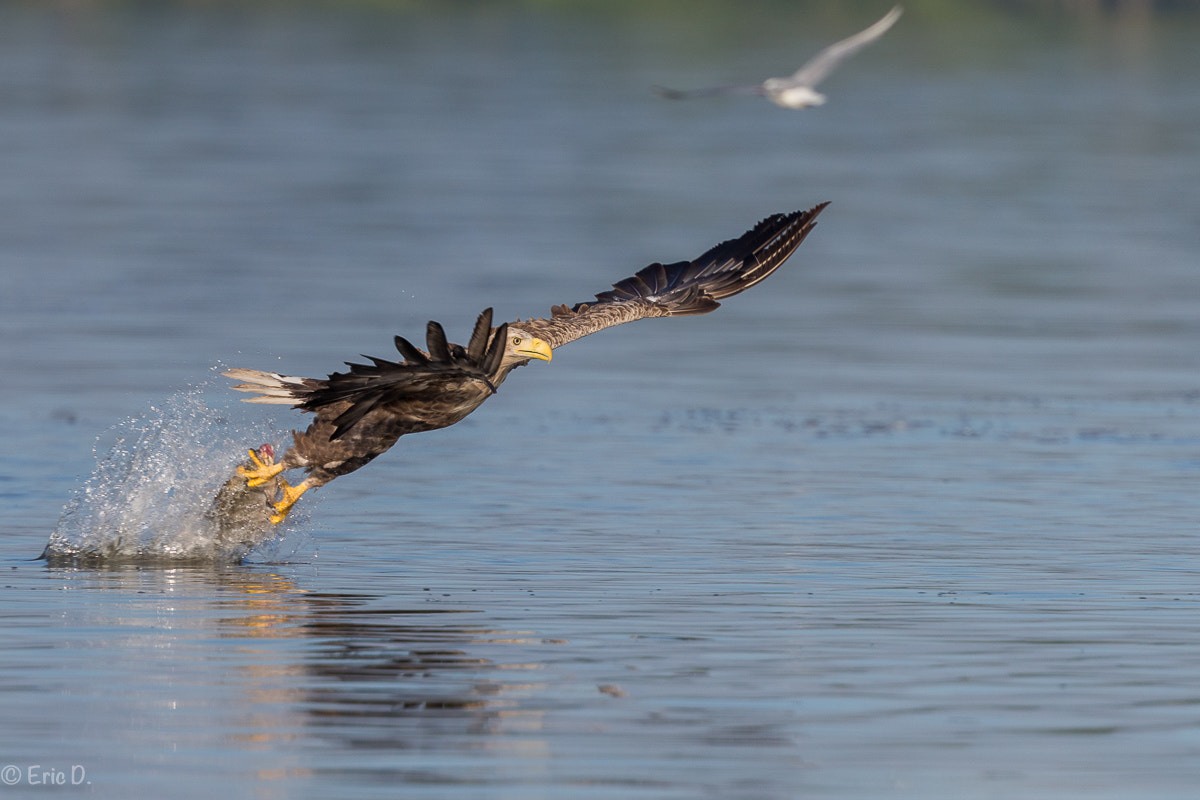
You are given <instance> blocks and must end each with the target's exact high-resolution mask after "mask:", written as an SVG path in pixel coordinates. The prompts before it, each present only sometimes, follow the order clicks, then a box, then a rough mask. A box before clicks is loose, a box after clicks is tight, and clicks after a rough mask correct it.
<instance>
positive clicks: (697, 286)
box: [223, 203, 828, 524]
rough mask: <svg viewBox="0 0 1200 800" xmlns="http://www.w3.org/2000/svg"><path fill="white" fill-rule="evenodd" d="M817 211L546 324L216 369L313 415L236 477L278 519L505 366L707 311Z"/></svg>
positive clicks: (750, 280) (783, 217) (765, 266)
mask: <svg viewBox="0 0 1200 800" xmlns="http://www.w3.org/2000/svg"><path fill="white" fill-rule="evenodd" d="M826 205H828V203H821V204H820V205H818V206H815V207H813V208H811V209H809V210H808V211H796V212H793V213H791V214H775V215H773V216H770V217H767V218H766V219H764V220H763V221H761V222H759V223H758V224H757V225H755V226H754V227H753V228H752V229H751V230H749V231H747V232H746V233H745V234H743V235H742V236H740V237H738V238H737V239H731V240H729V241H727V242H722V243H721V244H719V245H717V246H716V247H714V248H712V249H711V250H709V251H708V252H706V253H705V254H704V255H702V256H700V257H699V258H697V259H695V260H693V261H680V262H677V263H674V264H659V263H655V264H651V265H650V266H648V267H646V268H644V269H642V270H641V271H639V272H638V273H637V274H636V275H634V276H633V277H630V278H625V279H624V280H622V281H619V282H617V283H616V284H614V285H613V288H612V289H610V290H608V291H605V292H601V293H600V294H597V295H596V299H595V301H593V302H588V303H579V304H577V305H575V306H572V307H569V308H568V307H567V306H565V305H560V306H554V307H553V308H552V309H551V315H550V318H549V319H530V320H525V321H521V320H517V321H515V322H507V323H504V324H502V325H500V326H499V327H496V328H493V327H492V309H490V308H489V309H486V310H485V311H484V312H483V313H482V314H480V315H479V317H478V319H477V320H476V321H475V328H474V330H473V331H472V333H471V338H470V339H469V340H468V343H467V345H466V346H465V347H463V346H461V345H457V344H453V343H451V342H449V341H448V340H447V339H446V333H445V331H444V330H443V329H442V326H441V325H439V324H438V323H436V322H430V323H429V324H428V326H427V328H426V332H425V346H426V349H425V350H421V349H419V348H417V347H415V346H414V345H413V344H412V343H410V342H409V341H408V340H406V339H404V338H402V337H400V336H397V337H395V344H396V349H397V350H398V351H399V352H400V355H401V356H402V357H403V360H402V361H399V362H393V361H387V360H384V359H380V358H374V357H371V356H363V357H364V358H367V359H368V360H370V361H371V363H370V364H353V363H350V362H347V366H348V367H349V368H350V369H349V371H348V372H335V373H333V374H332V375H330V376H329V377H328V378H323V379H322V378H297V377H291V376H287V375H281V374H279V373H275V372H260V371H258V370H249V369H231V370H228V371H227V372H225V373H223V374H224V375H226V376H228V377H230V378H234V379H235V380H240V381H242V383H241V384H239V385H237V386H234V387H233V388H234V389H236V390H238V391H243V392H254V393H256V394H257V396H256V397H252V398H248V399H247V401H246V402H250V403H279V404H284V405H290V406H293V407H294V408H298V409H300V410H301V411H306V412H309V413H312V414H315V415H316V420H315V421H314V422H313V423H312V424H311V425H309V427H308V429H307V430H305V431H303V432H298V431H293V433H292V439H293V442H292V447H291V448H290V449H289V450H288V451H287V452H286V453H284V455H283V457H282V458H280V459H279V460H278V461H276V462H273V463H272V462H270V460H269V459H268V460H263V459H260V458H258V453H257V452H256V451H254V450H251V451H250V458H251V459H252V461H253V462H254V463H253V464H252V465H250V466H247V467H239V468H238V472H239V474H241V475H242V476H243V477H244V478H246V481H247V485H248V486H251V487H254V486H262V487H266V488H268V489H273V488H274V487H275V486H276V484H278V485H279V487H280V488H279V492H280V496H279V498H278V499H277V500H275V501H274V502H273V505H274V509H275V513H274V514H273V515H272V516H271V522H272V523H276V524H277V523H279V522H281V521H282V520H283V519H284V518H285V517H286V516H287V514H288V511H289V510H290V509H291V507H292V506H293V505H294V504H295V502H296V500H298V499H299V498H300V496H301V495H302V494H304V492H305V491H307V490H309V489H314V488H316V487H318V486H323V485H324V484H326V483H328V482H329V481H331V480H333V479H334V478H337V477H339V476H341V475H346V474H348V473H351V472H353V471H355V470H356V469H359V468H360V467H362V466H363V465H365V464H367V463H369V462H370V461H372V460H373V459H374V458H375V457H376V456H378V455H380V454H381V453H383V452H385V451H387V450H388V449H389V448H391V447H392V445H394V444H395V443H396V441H397V440H398V439H399V438H400V437H401V436H403V435H404V434H407V433H417V432H419V431H430V430H436V429H438V428H445V427H447V426H449V425H453V424H454V423H456V422H458V421H459V420H461V419H463V418H464V417H466V416H467V415H468V414H470V413H471V412H472V411H474V410H475V409H476V408H478V407H479V406H480V405H481V404H482V403H483V401H485V400H487V399H488V398H489V397H491V396H492V395H493V394H495V393H496V390H497V388H498V387H499V386H500V384H502V383H503V382H504V380H505V378H507V377H508V374H509V373H510V372H512V370H514V369H516V368H517V367H519V366H522V365H524V364H528V363H529V362H530V361H531V360H535V359H536V360H542V361H549V360H550V359H551V356H552V353H553V351H554V349H556V348H558V347H561V346H563V345H564V344H568V343H570V342H573V341H575V340H576V339H579V338H582V337H584V336H587V335H588V334H591V333H595V332H596V331H600V330H604V329H605V328H611V327H612V326H614V325H620V324H622V323H625V322H632V321H634V320H638V319H645V318H647V317H667V316H688V315H694V314H707V313H709V312H710V311H712V310H714V309H715V308H717V307H718V306H719V305H720V301H721V300H723V299H725V298H726V297H731V296H733V295H735V294H738V293H740V292H744V291H745V290H746V289H749V288H750V287H751V286H754V285H755V284H757V283H758V282H759V281H762V280H763V279H765V278H767V277H768V276H769V275H771V273H773V272H774V271H775V270H777V269H778V268H779V267H780V266H781V265H782V264H783V262H785V261H786V260H787V259H788V257H789V256H791V254H792V253H793V252H795V250H796V248H797V247H799V246H800V243H801V242H803V241H804V239H805V237H806V236H808V234H809V232H810V231H811V230H812V229H813V226H814V225H815V224H816V218H817V215H818V214H820V213H821V211H822V210H823V209H824V208H825V206H826ZM290 469H304V470H305V471H306V473H307V475H306V477H305V478H304V480H303V481H301V482H300V483H298V484H296V485H294V486H292V485H289V484H288V483H286V482H285V481H283V480H280V479H279V478H278V476H279V474H280V473H282V472H285V471H287V470H290Z"/></svg>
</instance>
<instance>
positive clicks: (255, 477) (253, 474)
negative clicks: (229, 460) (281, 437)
mask: <svg viewBox="0 0 1200 800" xmlns="http://www.w3.org/2000/svg"><path fill="white" fill-rule="evenodd" d="M250 460H251V461H253V462H254V469H250V468H248V467H238V468H237V472H238V475H241V476H242V477H243V478H245V479H246V485H247V486H262V485H263V484H264V483H266V482H267V481H269V480H271V479H272V478H274V477H275V476H276V475H278V474H279V473H281V472H283V464H267V463H264V462H263V460H262V459H261V458H259V457H258V453H257V452H255V451H254V450H251V451H250Z"/></svg>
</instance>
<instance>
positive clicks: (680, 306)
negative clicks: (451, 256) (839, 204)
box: [509, 203, 829, 349]
mask: <svg viewBox="0 0 1200 800" xmlns="http://www.w3.org/2000/svg"><path fill="white" fill-rule="evenodd" d="M827 205H829V204H828V203H821V204H820V205H818V206H814V207H813V208H811V209H809V210H808V211H795V212H793V213H791V214H775V215H772V216H770V217H767V218H766V219H764V220H763V221H762V222H759V223H758V224H757V225H755V226H754V227H753V228H752V229H750V230H749V231H747V232H746V233H744V234H742V235H741V236H740V237H738V238H737V239H731V240H729V241H727V242H722V243H721V244H719V245H717V246H716V247H714V248H712V249H711V250H709V251H708V252H707V253H705V254H704V255H702V256H700V257H699V258H697V259H695V260H694V261H680V262H678V263H675V264H659V263H654V264H651V265H650V266H648V267H646V268H644V269H642V270H641V271H639V272H638V273H637V274H636V275H634V276H633V277H630V278H625V279H624V280H622V281H618V282H617V283H615V284H613V288H612V289H610V290H608V291H606V292H601V293H600V294H597V295H596V300H595V302H591V303H578V304H576V305H575V306H572V307H570V308H568V307H567V306H566V305H559V306H554V307H553V308H551V309H550V318H549V319H529V320H524V321H522V320H517V321H515V322H512V323H509V324H511V325H512V326H513V327H515V328H520V329H521V330H524V331H525V332H527V333H530V334H532V335H533V336H536V337H537V338H539V339H541V340H542V341H544V342H546V344H548V345H550V347H551V348H556V349H557V348H559V347H561V346H563V345H564V344H568V343H570V342H573V341H575V340H576V339H580V338H582V337H584V336H587V335H588V334H590V333H595V332H596V331H600V330H604V329H605V328H611V327H612V326H614V325H620V324H622V323H625V322H633V321H634V320H637V319H645V318H647V317H667V316H687V315H692V314H707V313H708V312H710V311H712V310H713V309H715V308H717V307H718V306H719V305H720V302H718V301H720V300H723V299H724V298H726V297H732V296H733V295H735V294H738V293H739V292H744V291H746V290H747V289H749V288H750V287H751V286H753V285H755V284H756V283H758V282H759V281H761V280H763V279H765V278H766V277H767V276H769V275H770V274H771V273H772V272H774V271H775V270H777V269H778V268H779V267H780V266H781V265H782V264H783V262H784V261H786V260H787V259H788V257H789V256H790V255H791V254H792V253H793V252H794V251H795V250H796V248H797V247H799V246H800V243H801V242H803V241H804V238H805V237H806V236H808V234H809V231H811V230H812V229H813V226H814V225H816V218H817V215H818V214H820V213H821V211H822V210H823V209H824V208H825V206H827Z"/></svg>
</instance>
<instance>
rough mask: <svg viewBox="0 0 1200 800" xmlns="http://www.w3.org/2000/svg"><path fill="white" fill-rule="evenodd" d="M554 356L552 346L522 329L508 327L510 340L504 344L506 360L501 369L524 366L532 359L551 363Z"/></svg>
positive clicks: (503, 360) (502, 361) (502, 362)
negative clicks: (518, 365)
mask: <svg viewBox="0 0 1200 800" xmlns="http://www.w3.org/2000/svg"><path fill="white" fill-rule="evenodd" d="M553 356H554V351H553V350H551V349H550V345H548V344H546V343H545V342H543V341H542V340H541V339H539V338H537V337H536V336H533V335H532V334H530V333H527V332H526V331H523V330H521V329H520V328H514V327H513V326H512V325H509V326H508V338H507V339H506V340H505V342H504V358H503V359H502V360H501V362H500V366H501V367H508V366H515V365H517V364H523V363H525V362H526V361H529V360H530V359H533V358H536V359H537V360H538V361H549V360H550V359H551V358H553Z"/></svg>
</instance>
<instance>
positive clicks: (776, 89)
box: [657, 6, 903, 109]
mask: <svg viewBox="0 0 1200 800" xmlns="http://www.w3.org/2000/svg"><path fill="white" fill-rule="evenodd" d="M902 12H903V9H902V8H901V7H900V6H895V7H893V8H892V10H891V11H889V12H888V13H887V14H885V15H884V16H883V19H881V20H879V21H878V22H876V23H875V24H874V25H872V26H871V27H869V28H867V29H866V30H864V31H860V32H858V33H856V34H854V35H853V36H851V37H849V38H848V39H843V40H841V41H840V42H837V43H835V44H831V45H829V47H826V48H825V49H824V50H822V51H821V52H819V53H817V54H816V55H815V56H814V57H813V58H812V60H810V61H809V62H808V63H807V64H805V65H804V66H803V67H801V68H800V69H798V70H796V72H795V73H793V74H792V75H791V76H790V77H787V78H767V79H766V80H765V81H763V82H762V83H755V84H750V85H741V86H713V87H710V88H707V89H691V90H682V91H681V90H679V89H664V88H661V87H660V88H658V89H657V91H658V93H659V94H660V95H662V96H663V97H666V98H668V99H670V100H685V99H687V98H690V97H712V96H713V95H719V94H754V95H761V96H763V97H766V98H767V99H768V100H770V101H771V102H772V103H774V104H775V105H778V106H783V107H784V108H796V109H800V108H808V107H809V106H819V105H821V104H822V103H824V102H825V95H823V94H821V93H820V92H818V91H817V90H816V88H815V87H816V85H817V84H818V83H820V82H821V81H823V80H825V78H826V77H827V76H828V75H829V73H831V72H833V71H834V69H836V68H837V65H838V64H840V63H842V61H844V60H846V59H847V58H849V57H850V56H852V55H854V54H855V53H857V52H858V51H859V50H861V49H862V48H864V47H866V46H867V45H869V44H870V43H871V42H873V41H875V40H876V39H878V38H879V37H880V36H883V34H885V33H887V31H888V29H889V28H891V27H892V26H893V25H894V24H896V20H898V19H899V18H900V14H901V13H902Z"/></svg>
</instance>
